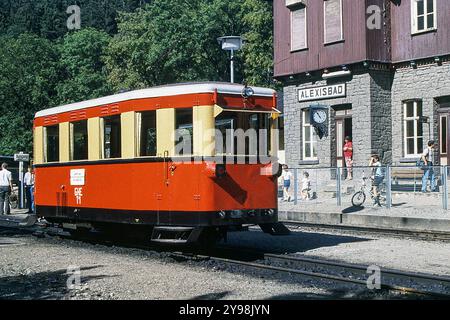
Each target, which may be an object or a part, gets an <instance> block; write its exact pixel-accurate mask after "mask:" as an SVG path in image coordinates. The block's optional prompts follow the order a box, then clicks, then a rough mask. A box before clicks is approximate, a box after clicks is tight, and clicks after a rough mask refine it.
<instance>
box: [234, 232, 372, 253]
mask: <svg viewBox="0 0 450 320" xmlns="http://www.w3.org/2000/svg"><path fill="white" fill-rule="evenodd" d="M364 241H373V239H369V238H364V237H358V236H344V235H332V234H324V233H315V232H291V234H290V235H287V236H271V235H269V234H265V233H262V232H232V233H230V234H229V237H228V242H227V243H226V246H233V247H237V248H247V249H253V250H258V251H264V253H297V252H298V253H301V252H305V251H309V250H313V249H318V248H323V247H334V246H338V245H340V244H343V243H354V242H364Z"/></svg>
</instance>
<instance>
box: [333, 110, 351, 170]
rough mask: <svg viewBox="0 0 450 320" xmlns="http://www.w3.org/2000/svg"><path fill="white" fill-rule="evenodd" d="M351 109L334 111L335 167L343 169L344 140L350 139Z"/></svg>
mask: <svg viewBox="0 0 450 320" xmlns="http://www.w3.org/2000/svg"><path fill="white" fill-rule="evenodd" d="M351 111H352V110H351V109H346V110H340V111H336V166H337V167H339V168H342V167H345V159H344V151H343V148H344V139H345V137H347V136H349V137H352V115H351Z"/></svg>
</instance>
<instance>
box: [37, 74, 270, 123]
mask: <svg viewBox="0 0 450 320" xmlns="http://www.w3.org/2000/svg"><path fill="white" fill-rule="evenodd" d="M243 88H244V86H243V85H241V84H232V83H223V82H201V83H180V84H172V85H165V86H159V87H153V88H147V89H141V90H134V91H128V92H124V93H119V94H115V95H111V96H106V97H102V98H97V99H92V100H86V101H82V102H77V103H72V104H67V105H63V106H59V107H55V108H50V109H45V110H42V111H39V112H37V113H36V115H35V118H39V117H45V116H49V115H53V114H58V113H63V112H70V111H75V110H80V109H85V108H90V107H96V106H102V105H107V104H111V103H117V102H122V101H128V100H135V99H144V98H155V97H165V96H176V95H182V94H196V93H211V92H214V91H215V90H216V89H217V92H218V93H222V94H239V95H240V94H241V92H242V89H243ZM252 88H253V90H254V91H255V95H256V96H266V97H269V96H270V97H271V96H273V94H274V93H275V91H274V90H272V89H268V88H260V87H252Z"/></svg>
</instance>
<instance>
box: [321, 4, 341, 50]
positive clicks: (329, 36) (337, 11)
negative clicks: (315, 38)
mask: <svg viewBox="0 0 450 320" xmlns="http://www.w3.org/2000/svg"><path fill="white" fill-rule="evenodd" d="M341 4H342V2H341V0H326V1H325V2H324V6H325V7H324V19H325V23H324V27H325V43H329V42H334V41H339V40H342V21H341V20H342V19H341V18H342V7H341Z"/></svg>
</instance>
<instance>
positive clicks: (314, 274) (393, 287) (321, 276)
mask: <svg viewBox="0 0 450 320" xmlns="http://www.w3.org/2000/svg"><path fill="white" fill-rule="evenodd" d="M196 257H198V258H203V259H211V260H215V261H220V262H224V263H230V264H236V265H241V266H247V267H253V268H258V269H265V270H272V271H277V272H284V273H291V274H298V275H303V276H308V277H312V278H318V279H325V280H332V281H338V282H344V283H352V284H357V285H362V286H365V287H367V281H365V280H358V279H352V278H348V277H340V276H335V275H331V274H325V273H319V272H311V271H304V270H299V269H292V268H285V267H277V266H272V265H267V264H262V263H255V262H246V261H239V260H232V259H226V258H217V257H210V256H201V255H197V256H196ZM380 289H385V290H390V291H399V292H404V293H409V294H416V295H422V296H432V297H439V298H443V299H450V294H445V293H438V292H433V291H424V290H419V289H415V288H409V287H402V286H396V285H390V284H385V283H382V284H380Z"/></svg>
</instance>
